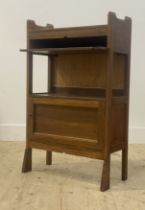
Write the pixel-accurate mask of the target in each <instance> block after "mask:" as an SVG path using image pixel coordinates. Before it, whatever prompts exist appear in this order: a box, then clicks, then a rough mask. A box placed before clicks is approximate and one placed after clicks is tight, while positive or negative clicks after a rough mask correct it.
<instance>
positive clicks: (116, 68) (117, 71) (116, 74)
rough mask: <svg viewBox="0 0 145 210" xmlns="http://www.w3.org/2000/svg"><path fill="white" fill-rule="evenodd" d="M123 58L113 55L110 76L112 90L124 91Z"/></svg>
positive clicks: (124, 64)
mask: <svg viewBox="0 0 145 210" xmlns="http://www.w3.org/2000/svg"><path fill="white" fill-rule="evenodd" d="M125 68H126V63H125V56H124V55H121V54H115V55H114V65H113V74H112V88H113V89H124V88H125Z"/></svg>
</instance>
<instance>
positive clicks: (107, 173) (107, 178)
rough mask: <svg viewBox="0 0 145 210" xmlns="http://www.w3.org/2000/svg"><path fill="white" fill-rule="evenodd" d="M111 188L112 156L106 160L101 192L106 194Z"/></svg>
mask: <svg viewBox="0 0 145 210" xmlns="http://www.w3.org/2000/svg"><path fill="white" fill-rule="evenodd" d="M109 188H110V155H109V157H108V158H107V159H106V160H104V164H103V170H102V179H101V186H100V190H101V191H102V192H104V191H106V190H108V189H109Z"/></svg>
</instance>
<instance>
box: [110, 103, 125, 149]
mask: <svg viewBox="0 0 145 210" xmlns="http://www.w3.org/2000/svg"><path fill="white" fill-rule="evenodd" d="M126 107H127V104H126V103H113V105H112V149H114V150H115V148H116V149H117V148H120V149H121V147H123V146H124V145H125V140H126V139H125V130H126Z"/></svg>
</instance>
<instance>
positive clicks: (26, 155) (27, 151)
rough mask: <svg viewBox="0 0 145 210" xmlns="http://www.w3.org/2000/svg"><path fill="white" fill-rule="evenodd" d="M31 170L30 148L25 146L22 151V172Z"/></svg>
mask: <svg viewBox="0 0 145 210" xmlns="http://www.w3.org/2000/svg"><path fill="white" fill-rule="evenodd" d="M31 170H32V149H31V148H26V149H25V153H24V160H23V165H22V172H23V173H25V172H28V171H31Z"/></svg>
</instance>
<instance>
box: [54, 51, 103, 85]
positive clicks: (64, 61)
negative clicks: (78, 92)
mask: <svg viewBox="0 0 145 210" xmlns="http://www.w3.org/2000/svg"><path fill="white" fill-rule="evenodd" d="M106 58H107V54H106V53H100V54H95V53H94V54H88V53H86V54H83V55H82V54H72V55H59V56H57V57H55V58H54V69H53V70H54V71H53V81H52V85H53V86H56V87H79V88H105V87H106V77H105V76H104V75H106V71H107V62H106Z"/></svg>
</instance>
